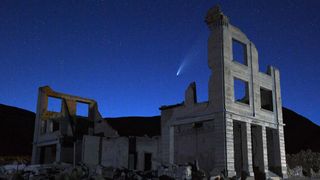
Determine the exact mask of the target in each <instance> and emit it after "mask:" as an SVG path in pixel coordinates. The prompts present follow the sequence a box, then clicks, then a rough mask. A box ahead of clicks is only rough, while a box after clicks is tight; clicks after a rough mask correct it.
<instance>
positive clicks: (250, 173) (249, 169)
mask: <svg viewBox="0 0 320 180" xmlns="http://www.w3.org/2000/svg"><path fill="white" fill-rule="evenodd" d="M245 129H246V131H245V132H246V146H247V147H246V150H247V152H246V153H247V156H246V158H247V159H246V160H247V169H246V172H247V173H248V176H254V173H253V167H252V139H251V124H250V123H248V122H247V123H246V127H245Z"/></svg>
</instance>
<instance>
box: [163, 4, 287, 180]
mask: <svg viewBox="0 0 320 180" xmlns="http://www.w3.org/2000/svg"><path fill="white" fill-rule="evenodd" d="M205 22H206V24H207V25H208V27H209V30H210V36H209V39H208V65H209V68H210V69H211V76H210V80H209V88H208V92H209V100H208V102H202V103H198V102H197V98H196V85H195V83H192V84H190V86H189V87H188V88H187V90H186V92H185V101H184V102H183V103H182V104H177V105H174V106H163V107H161V108H160V109H161V110H162V111H161V148H162V149H161V158H162V161H163V162H166V163H177V164H179V163H184V162H191V161H193V160H194V159H197V160H198V162H199V165H200V167H202V168H204V170H205V171H206V172H207V173H210V172H211V173H212V174H217V173H219V172H223V173H225V174H226V175H227V176H228V177H232V176H238V177H239V176H241V175H242V176H244V175H246V176H251V177H252V176H255V177H257V178H258V179H259V177H261V179H262V178H265V177H270V176H275V174H277V175H278V176H281V177H283V178H286V177H287V167H286V159H285V147H284V132H283V126H284V124H283V121H282V109H281V107H282V104H281V93H280V75H279V70H277V69H276V68H274V67H268V70H267V73H262V72H259V64H258V52H257V49H256V47H255V45H254V44H253V43H252V42H251V41H250V40H249V39H248V38H247V36H246V35H245V34H244V33H243V32H241V30H240V29H238V28H237V27H235V26H233V25H231V24H230V22H229V19H228V17H227V16H225V15H224V14H223V13H222V12H221V11H220V8H219V7H217V6H216V7H214V8H212V9H210V10H209V11H208V13H207V16H206V19H205ZM237 51H239V52H237ZM239 89H240V90H242V93H241V92H240V93H239V92H238V90H239ZM186 148H187V149H188V150H187V151H186V150H185V149H186Z"/></svg>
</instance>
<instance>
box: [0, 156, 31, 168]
mask: <svg viewBox="0 0 320 180" xmlns="http://www.w3.org/2000/svg"><path fill="white" fill-rule="evenodd" d="M30 161H31V156H0V166H1V165H6V164H12V163H13V162H17V164H29V163H30Z"/></svg>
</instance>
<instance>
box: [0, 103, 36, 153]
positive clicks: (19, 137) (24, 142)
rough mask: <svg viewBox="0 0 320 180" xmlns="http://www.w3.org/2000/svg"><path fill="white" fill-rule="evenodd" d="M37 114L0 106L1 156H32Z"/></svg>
mask: <svg viewBox="0 0 320 180" xmlns="http://www.w3.org/2000/svg"><path fill="white" fill-rule="evenodd" d="M34 120H35V113H33V112H31V111H27V110H24V109H20V108H16V107H12V106H7V105H3V104H0V156H15V155H19V156H20V155H31V152H32V140H33V129H34Z"/></svg>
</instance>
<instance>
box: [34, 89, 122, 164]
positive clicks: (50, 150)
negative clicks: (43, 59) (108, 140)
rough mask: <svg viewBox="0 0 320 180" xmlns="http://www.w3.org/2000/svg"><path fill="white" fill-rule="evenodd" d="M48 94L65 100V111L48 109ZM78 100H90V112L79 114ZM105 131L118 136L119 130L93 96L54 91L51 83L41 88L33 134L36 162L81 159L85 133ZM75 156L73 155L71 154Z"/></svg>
mask: <svg viewBox="0 0 320 180" xmlns="http://www.w3.org/2000/svg"><path fill="white" fill-rule="evenodd" d="M48 97H53V98H57V99H60V100H61V111H59V112H52V111H49V110H48V108H47V107H48ZM77 102H80V103H85V104H88V116H87V117H80V116H77V115H76V114H77V113H76V112H77V109H76V107H77ZM93 134H103V135H104V136H106V137H116V136H117V133H116V131H114V130H113V129H112V128H111V127H110V126H109V125H108V124H107V123H106V122H104V121H102V117H101V115H100V113H99V111H98V105H97V103H96V102H95V101H94V100H92V99H87V98H82V97H78V96H73V95H67V94H63V93H59V92H55V91H53V90H52V89H51V88H50V87H49V86H44V87H40V88H39V94H38V104H37V112H36V120H35V130H34V138H33V150H32V164H39V163H40V164H42V163H52V162H54V161H56V162H67V163H72V162H73V154H74V153H73V152H74V148H73V147H74V145H75V152H76V155H75V158H76V159H75V162H79V161H81V153H82V138H83V136H84V135H93ZM70 156H71V157H70Z"/></svg>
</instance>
